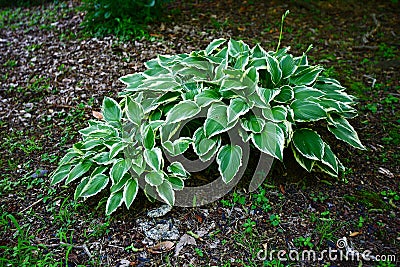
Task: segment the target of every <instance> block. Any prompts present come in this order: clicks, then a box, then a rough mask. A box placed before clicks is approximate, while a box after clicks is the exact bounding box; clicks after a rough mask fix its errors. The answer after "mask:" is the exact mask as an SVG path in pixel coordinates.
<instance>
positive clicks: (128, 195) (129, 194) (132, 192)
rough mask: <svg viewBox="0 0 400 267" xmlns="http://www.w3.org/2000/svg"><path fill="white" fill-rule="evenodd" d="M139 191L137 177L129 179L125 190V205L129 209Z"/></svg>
mask: <svg viewBox="0 0 400 267" xmlns="http://www.w3.org/2000/svg"><path fill="white" fill-rule="evenodd" d="M138 191H139V183H138V180H137V179H129V180H128V181H127V182H126V184H125V186H124V191H123V200H124V202H125V206H126V207H127V208H128V209H129V208H130V206H131V205H132V203H133V201H134V200H135V198H136V195H137V192H138Z"/></svg>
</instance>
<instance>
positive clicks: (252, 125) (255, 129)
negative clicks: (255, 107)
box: [240, 115, 265, 133]
mask: <svg viewBox="0 0 400 267" xmlns="http://www.w3.org/2000/svg"><path fill="white" fill-rule="evenodd" d="M240 123H241V125H242V127H243V129H245V130H246V131H248V132H252V133H261V131H262V130H263V129H264V126H265V121H264V120H263V119H261V118H259V117H257V116H254V115H250V116H249V117H248V118H243V119H241V121H240Z"/></svg>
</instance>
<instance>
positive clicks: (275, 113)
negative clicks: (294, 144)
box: [262, 106, 288, 122]
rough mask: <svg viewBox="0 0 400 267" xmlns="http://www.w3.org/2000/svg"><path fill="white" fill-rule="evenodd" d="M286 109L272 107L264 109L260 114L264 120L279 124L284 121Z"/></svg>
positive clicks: (283, 107)
mask: <svg viewBox="0 0 400 267" xmlns="http://www.w3.org/2000/svg"><path fill="white" fill-rule="evenodd" d="M287 113H288V111H287V108H286V107H285V106H274V107H272V108H264V109H263V110H262V114H263V116H264V118H266V119H267V120H270V121H273V122H281V121H285V120H286V116H287Z"/></svg>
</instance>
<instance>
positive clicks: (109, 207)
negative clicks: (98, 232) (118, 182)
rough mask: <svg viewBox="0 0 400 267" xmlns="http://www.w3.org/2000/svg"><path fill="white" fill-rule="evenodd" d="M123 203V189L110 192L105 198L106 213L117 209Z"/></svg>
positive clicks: (108, 213)
mask: <svg viewBox="0 0 400 267" xmlns="http://www.w3.org/2000/svg"><path fill="white" fill-rule="evenodd" d="M122 203H123V191H122V190H120V191H117V192H114V193H112V194H111V195H110V196H109V198H108V199H107V203H106V215H110V214H111V213H113V212H114V211H116V210H117V209H118V207H119V206H121V205H122Z"/></svg>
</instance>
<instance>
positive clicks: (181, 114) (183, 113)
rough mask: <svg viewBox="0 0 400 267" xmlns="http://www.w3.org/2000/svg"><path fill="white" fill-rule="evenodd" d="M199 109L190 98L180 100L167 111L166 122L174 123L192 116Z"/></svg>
mask: <svg viewBox="0 0 400 267" xmlns="http://www.w3.org/2000/svg"><path fill="white" fill-rule="evenodd" d="M200 110H201V108H200V107H199V106H198V105H197V104H196V103H195V102H193V101H191V100H184V101H181V102H180V103H179V104H177V105H176V106H174V107H173V108H172V109H171V110H170V111H169V112H168V113H167V118H166V123H168V124H170V123H176V122H180V121H183V120H185V119H188V118H192V117H194V116H196V115H197V114H198V113H199V112H200Z"/></svg>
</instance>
